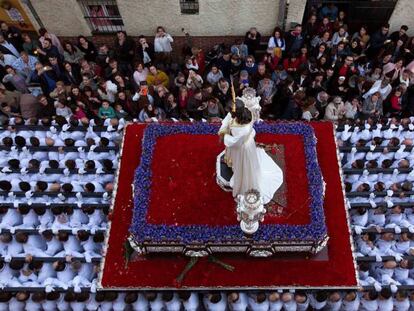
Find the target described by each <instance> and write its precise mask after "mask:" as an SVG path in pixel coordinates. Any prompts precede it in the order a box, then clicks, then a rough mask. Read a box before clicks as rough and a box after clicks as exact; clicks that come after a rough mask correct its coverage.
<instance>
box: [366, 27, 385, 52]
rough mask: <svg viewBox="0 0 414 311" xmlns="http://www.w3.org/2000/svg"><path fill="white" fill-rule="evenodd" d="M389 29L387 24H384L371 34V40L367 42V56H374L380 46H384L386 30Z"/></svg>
mask: <svg viewBox="0 0 414 311" xmlns="http://www.w3.org/2000/svg"><path fill="white" fill-rule="evenodd" d="M389 29H390V25H389V24H385V25H383V26H382V27H381V29H380V30H378V31H377V32H376V33H374V34H373V35H372V36H371V40H370V42H369V48H368V50H367V56H368V57H369V58H374V57H375V56H377V55H378V53H379V52H380V50H381V48H382V47H383V46H384V44H385V42H386V40H387V38H388V31H389Z"/></svg>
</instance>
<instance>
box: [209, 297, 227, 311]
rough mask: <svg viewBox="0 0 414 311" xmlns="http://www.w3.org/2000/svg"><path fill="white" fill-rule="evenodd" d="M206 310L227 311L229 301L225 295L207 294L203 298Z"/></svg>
mask: <svg viewBox="0 0 414 311" xmlns="http://www.w3.org/2000/svg"><path fill="white" fill-rule="evenodd" d="M203 304H204V308H206V309H207V310H209V311H225V310H227V299H226V296H225V295H224V293H214V292H213V293H207V294H205V295H204V298H203Z"/></svg>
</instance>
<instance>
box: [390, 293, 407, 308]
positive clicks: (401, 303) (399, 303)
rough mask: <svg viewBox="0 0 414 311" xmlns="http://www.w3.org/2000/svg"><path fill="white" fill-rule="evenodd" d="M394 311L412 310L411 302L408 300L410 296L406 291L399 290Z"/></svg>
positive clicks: (395, 298)
mask: <svg viewBox="0 0 414 311" xmlns="http://www.w3.org/2000/svg"><path fill="white" fill-rule="evenodd" d="M393 304H394V310H395V311H408V310H410V301H409V300H408V294H407V292H406V291H404V290H399V291H398V292H397V293H396V294H395V297H394V302H393Z"/></svg>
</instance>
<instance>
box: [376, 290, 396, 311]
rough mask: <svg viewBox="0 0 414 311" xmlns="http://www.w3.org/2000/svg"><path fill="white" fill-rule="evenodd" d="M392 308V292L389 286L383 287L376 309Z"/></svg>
mask: <svg viewBox="0 0 414 311" xmlns="http://www.w3.org/2000/svg"><path fill="white" fill-rule="evenodd" d="M393 309H394V304H393V299H392V292H391V290H390V289H389V288H383V289H382V290H381V292H380V294H379V297H378V311H392V310H393Z"/></svg>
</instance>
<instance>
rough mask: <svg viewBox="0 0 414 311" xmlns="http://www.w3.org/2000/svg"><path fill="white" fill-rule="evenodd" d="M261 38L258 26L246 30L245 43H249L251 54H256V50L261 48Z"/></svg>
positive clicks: (248, 47) (248, 48)
mask: <svg viewBox="0 0 414 311" xmlns="http://www.w3.org/2000/svg"><path fill="white" fill-rule="evenodd" d="M261 38H262V35H261V34H260V32H258V31H257V29H256V27H252V28H250V30H249V31H248V32H246V35H245V36H244V44H246V45H247V50H248V51H249V55H253V56H255V54H256V50H257V49H258V48H259V45H260V39H261Z"/></svg>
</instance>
